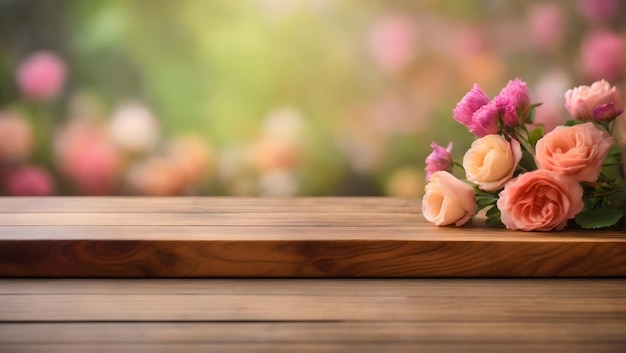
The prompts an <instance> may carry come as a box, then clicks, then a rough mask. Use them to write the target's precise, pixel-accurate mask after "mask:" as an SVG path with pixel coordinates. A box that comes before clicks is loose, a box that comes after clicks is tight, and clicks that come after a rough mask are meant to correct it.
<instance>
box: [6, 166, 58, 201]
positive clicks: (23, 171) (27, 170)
mask: <svg viewBox="0 0 626 353" xmlns="http://www.w3.org/2000/svg"><path fill="white" fill-rule="evenodd" d="M3 183H4V189H5V190H6V192H7V194H8V195H11V196H48V195H52V194H53V193H54V181H53V180H52V177H51V176H50V174H49V173H48V172H47V171H46V170H45V169H43V168H41V167H37V166H33V165H27V166H23V167H19V168H16V169H11V170H9V171H8V172H7V173H6V174H5V175H4V180H3Z"/></svg>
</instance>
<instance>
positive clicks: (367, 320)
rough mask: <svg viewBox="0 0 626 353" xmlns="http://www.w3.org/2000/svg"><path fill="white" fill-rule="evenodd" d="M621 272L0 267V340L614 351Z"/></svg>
mask: <svg viewBox="0 0 626 353" xmlns="http://www.w3.org/2000/svg"><path fill="white" fill-rule="evenodd" d="M625 332H626V279H0V352H3V353H21V352H28V353H38V352H45V353H56V352H59V353H60V352H62V353H85V352H146V353H148V352H149V353H153V352H185V353H190V352H191V353H194V352H233V353H235V352H237V353H238V352H289V353H291V352H376V353H379V352H407V353H408V352H411V353H412V352H418V351H420V352H421V351H424V352H451V353H452V352H454V353H456V352H480V353H489V352H524V353H526V352H558V353H562V352H568V353H570V352H573V353H576V352H609V353H612V352H615V353H623V352H625V351H626V335H624V333H625Z"/></svg>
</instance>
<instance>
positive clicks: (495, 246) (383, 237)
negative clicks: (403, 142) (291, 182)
mask: <svg viewBox="0 0 626 353" xmlns="http://www.w3.org/2000/svg"><path fill="white" fill-rule="evenodd" d="M12 200H15V202H16V204H18V205H21V206H20V207H22V209H25V211H20V212H8V210H9V209H10V208H11V207H10V206H11V204H12V202H11V201H12ZM42 200H48V201H42V202H41V204H42V205H44V206H45V204H46V202H47V203H48V204H47V206H46V207H47V208H48V209H46V207H43V206H41V207H39V206H37V203H36V199H35V198H23V199H22V198H16V199H10V198H5V199H2V201H3V202H4V205H3V207H4V213H0V224H2V226H0V276H7V277H15V276H33V277H46V276H53V277H476V276H485V277H509V276H512V277H529V276H531V277H555V276H559V277H572V276H575V277H578V276H580V277H594V276H601V277H607V276H618V277H619V276H622V277H623V276H626V234H625V233H624V232H622V231H621V230H616V229H613V230H608V231H602V232H590V231H587V232H582V231H572V230H570V231H567V232H560V233H549V234H544V233H523V232H511V231H505V230H502V229H485V228H484V227H481V226H480V225H474V226H467V227H462V228H455V227H435V226H433V225H431V224H428V223H426V222H425V220H424V219H423V217H422V216H421V215H420V214H419V211H416V208H417V209H419V207H416V204H415V203H414V202H413V203H412V202H408V201H406V200H402V199H375V198H372V199H358V198H345V199H344V198H331V199H242V200H238V199H228V198H226V199H220V198H218V199H212V198H195V199H192V200H191V201H186V199H181V198H174V199H171V200H170V199H167V198H157V199H151V198H145V199H142V198H123V199H119V200H118V199H117V198H86V199H83V198H66V199H59V198H52V199H45V198H44V199H42ZM55 202H57V203H59V204H61V205H65V206H63V207H62V210H63V212H49V211H50V210H49V208H51V207H53V206H54V203H55ZM107 202H111V205H109V206H107ZM238 202H239V205H240V206H238ZM116 203H117V204H119V205H121V206H122V208H123V209H124V210H126V211H124V212H113V211H112V210H113V209H114V208H113V206H114V205H115V204H116ZM220 203H222V204H224V205H225V208H227V209H229V211H228V212H220V211H219V207H218V206H215V208H210V209H209V210H203V209H202V207H203V206H201V205H205V204H206V205H208V204H214V205H219V204H220ZM377 203H380V204H381V205H383V206H381V208H382V209H384V210H385V211H378V208H377V207H376V206H375V204H377ZM290 204H293V205H294V209H296V210H297V211H293V212H292V211H290V210H288V209H289V205H290ZM325 204H328V205H329V206H328V208H327V209H324V205H325ZM385 205H386V206H385ZM143 206H145V207H146V208H145V209H144V208H143ZM29 207H32V209H31V212H29V211H28V209H29ZM89 207H93V208H94V209H90V208H89ZM107 207H111V208H107ZM238 207H240V209H239V210H238ZM307 207H311V208H312V210H314V211H311V212H307V211H306V210H307ZM386 207H387V208H386ZM161 208H162V209H166V210H167V211H163V210H161ZM338 209H341V211H337V210H338ZM366 209H367V210H366ZM392 209H393V211H391V210H392ZM34 210H37V212H34ZM71 210H80V212H75V211H71ZM280 210H282V211H280ZM44 211H45V212H44Z"/></svg>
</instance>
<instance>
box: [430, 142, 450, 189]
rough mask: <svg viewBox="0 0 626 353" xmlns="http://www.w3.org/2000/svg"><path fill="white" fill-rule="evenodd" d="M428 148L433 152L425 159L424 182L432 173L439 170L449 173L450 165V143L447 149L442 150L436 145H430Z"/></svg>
mask: <svg viewBox="0 0 626 353" xmlns="http://www.w3.org/2000/svg"><path fill="white" fill-rule="evenodd" d="M430 147H432V148H433V151H432V152H431V153H430V154H429V155H428V157H426V180H428V179H430V176H431V175H432V174H433V173H434V172H438V171H441V170H445V171H449V170H450V166H451V165H452V154H450V152H452V142H450V143H449V144H448V147H446V148H443V147H441V146H439V145H437V144H436V143H434V142H433V143H431V144H430Z"/></svg>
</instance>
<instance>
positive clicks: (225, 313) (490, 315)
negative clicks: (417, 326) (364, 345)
mask: <svg viewBox="0 0 626 353" xmlns="http://www.w3.org/2000/svg"><path fill="white" fill-rule="evenodd" d="M625 304H626V300H624V298H560V299H559V300H554V299H553V298H538V297H530V298H517V299H516V300H507V299H502V300H494V298H485V297H406V296H398V297H356V296H355V297H350V298H347V297H346V296H332V295H327V296H302V295H295V296H274V295H256V296H254V297H250V296H248V295H211V296H206V295H145V294H144V295H130V294H129V295H123V296H120V295H54V294H50V295H43V294H42V295H37V296H24V295H10V294H7V295H2V296H0V321H11V322H19V321H46V322H47V321H58V322H63V321H65V322H68V321H111V322H113V321H329V320H331V321H334V320H342V321H346V320H349V321H459V322H472V321H473V322H476V321H492V322H495V321H502V322H524V321H540V320H541V321H545V320H548V321H566V322H570V321H574V320H585V321H593V320H620V319H622V320H623V319H624V317H626V305H625ZM573 308H576V310H573Z"/></svg>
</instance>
